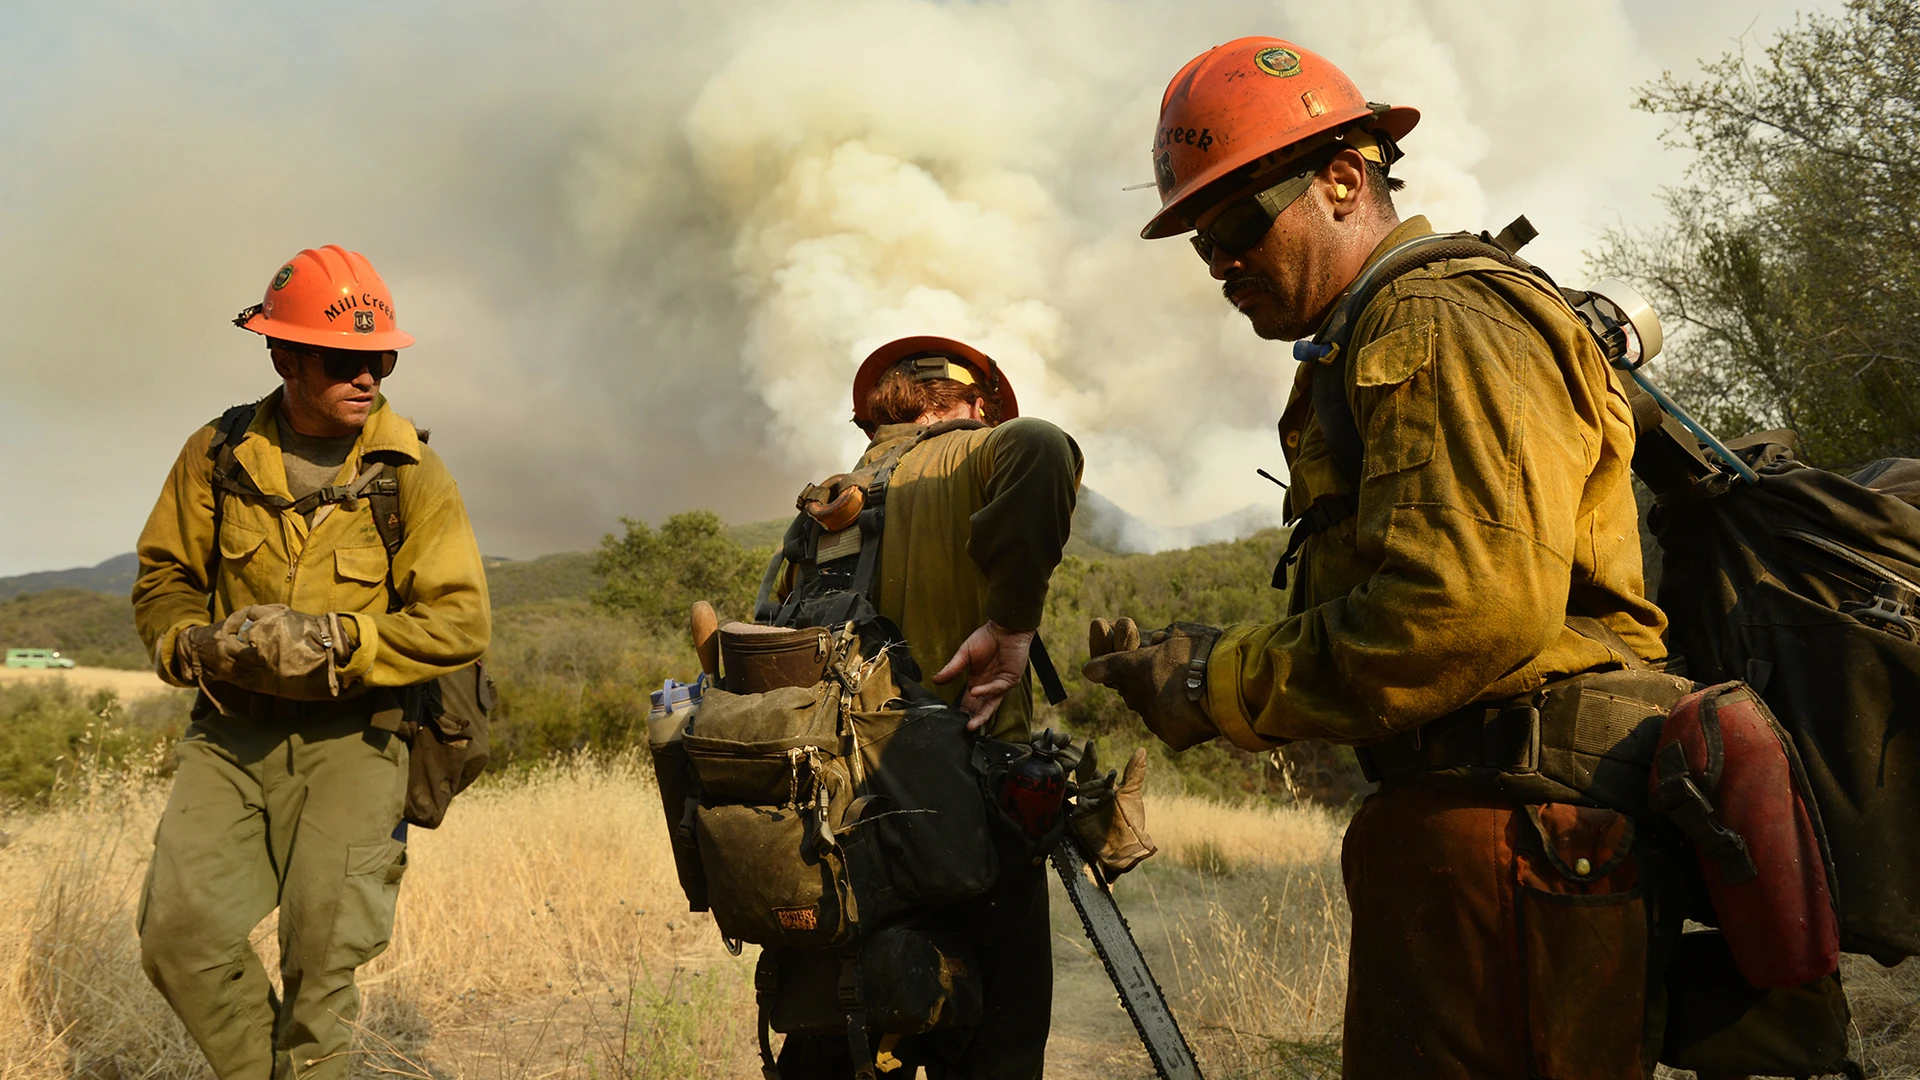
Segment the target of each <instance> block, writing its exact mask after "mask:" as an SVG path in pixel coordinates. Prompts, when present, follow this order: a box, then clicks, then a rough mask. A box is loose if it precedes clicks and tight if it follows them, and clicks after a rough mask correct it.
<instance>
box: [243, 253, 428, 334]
mask: <svg viewBox="0 0 1920 1080" xmlns="http://www.w3.org/2000/svg"><path fill="white" fill-rule="evenodd" d="M233 324H234V325H235V326H238V327H240V328H241V329H243V330H251V331H253V332H254V333H256V334H265V335H266V336H268V337H270V338H280V339H282V340H285V341H296V342H299V343H300V344H302V345H319V346H323V347H326V348H332V349H365V350H370V351H381V350H385V349H404V348H406V347H407V346H409V345H411V344H413V335H412V334H408V333H404V332H402V331H401V329H400V328H399V327H398V326H396V325H394V319H393V294H392V293H390V292H388V291H387V283H386V282H384V281H381V280H380V275H379V274H377V273H375V272H374V269H373V264H372V263H370V262H368V261H367V257H366V256H365V255H362V254H360V253H359V252H357V251H348V250H346V249H345V248H343V247H341V246H339V245H338V244H328V245H327V246H326V247H323V248H308V249H307V250H305V251H303V252H301V253H300V254H298V255H295V256H294V257H293V258H291V259H288V260H287V263H286V265H285V266H282V267H281V268H280V269H279V271H278V272H277V273H275V274H274V275H273V280H272V281H269V282H267V295H266V297H265V299H263V300H261V301H260V302H259V303H258V304H255V305H254V306H252V307H250V308H248V309H247V310H245V311H242V312H241V313H240V314H239V315H237V316H235V317H234V320H233Z"/></svg>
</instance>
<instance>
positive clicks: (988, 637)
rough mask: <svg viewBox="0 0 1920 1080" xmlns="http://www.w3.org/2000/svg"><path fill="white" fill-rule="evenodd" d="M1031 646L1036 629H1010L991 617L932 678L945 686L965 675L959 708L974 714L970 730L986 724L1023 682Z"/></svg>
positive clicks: (969, 636) (970, 721)
mask: <svg viewBox="0 0 1920 1080" xmlns="http://www.w3.org/2000/svg"><path fill="white" fill-rule="evenodd" d="M1032 648H1033V631H1031V630H1008V629H1006V628H1005V627H1002V626H999V625H997V624H995V623H994V622H993V621H992V620H988V621H987V622H986V623H984V624H983V625H982V626H981V627H980V629H978V630H975V631H974V632H973V633H971V634H968V635H967V640H965V641H963V642H961V643H960V648H959V649H957V650H956V651H955V652H954V654H953V659H951V660H949V661H947V666H946V667H943V668H941V669H940V670H939V671H938V672H937V673H935V674H934V676H933V681H934V682H936V683H939V684H940V685H942V686H945V685H946V684H947V683H950V682H952V681H953V680H954V679H956V678H958V677H959V676H960V675H961V674H962V673H965V674H966V676H967V692H966V693H965V694H963V695H961V697H960V708H961V709H962V710H963V711H964V712H966V714H967V715H968V716H969V717H971V719H969V720H968V721H967V730H968V731H979V730H980V729H981V728H983V727H985V726H986V723H987V721H988V720H991V719H992V718H993V714H994V712H995V711H996V710H998V709H999V708H1000V701H1001V699H1003V698H1005V697H1006V696H1007V692H1008V691H1009V690H1012V689H1013V688H1014V687H1016V686H1019V685H1020V680H1021V678H1022V677H1024V676H1025V675H1026V673H1027V653H1028V651H1029V650H1031V649H1032Z"/></svg>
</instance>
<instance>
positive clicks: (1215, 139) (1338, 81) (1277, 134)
mask: <svg viewBox="0 0 1920 1080" xmlns="http://www.w3.org/2000/svg"><path fill="white" fill-rule="evenodd" d="M1419 122H1420V112H1419V110H1417V109H1411V108H1408V107H1406V106H1404V105H1398V106H1388V105H1376V104H1373V103H1371V102H1369V101H1368V100H1367V99H1366V98H1365V97H1363V96H1362V95H1361V93H1360V89H1359V87H1356V86H1354V85H1353V80H1352V79H1349V78H1347V76H1346V74H1345V73H1343V72H1342V71H1341V70H1340V69H1339V68H1337V67H1334V66H1333V64H1331V63H1329V62H1328V61H1327V60H1326V59H1325V58H1324V57H1322V56H1320V55H1319V54H1318V53H1312V52H1308V51H1307V50H1305V49H1303V48H1301V47H1300V46H1298V45H1295V44H1293V43H1291V42H1287V41H1282V40H1280V39H1279V38H1272V37H1246V38H1240V39H1239V40H1237V41H1229V42H1227V43H1226V44H1225V45H1219V46H1216V47H1214V48H1212V49H1210V50H1208V51H1207V52H1204V53H1202V54H1200V55H1199V56H1196V57H1194V58H1193V59H1192V60H1190V61H1188V62H1187V66H1186V67H1183V68H1181V69H1180V73H1179V74H1178V75H1175V76H1174V77H1173V81H1172V82H1170V83H1168V84H1167V92H1166V94H1165V95H1164V96H1163V97H1161V99H1160V124H1159V127H1157V128H1156V129H1155V130H1154V136H1153V179H1154V183H1155V185H1156V186H1157V187H1159V189H1160V210H1159V212H1158V213H1156V214H1154V215H1153V220H1151V221H1149V222H1147V227H1146V228H1144V229H1142V230H1140V235H1141V237H1143V238H1145V239H1148V240H1154V239H1158V238H1159V237H1162V236H1177V235H1179V234H1180V233H1183V232H1186V231H1187V230H1188V229H1191V228H1192V227H1193V226H1192V224H1191V222H1190V219H1191V218H1192V217H1194V216H1195V213H1194V212H1195V211H1197V210H1200V209H1204V207H1205V205H1206V203H1205V201H1204V200H1201V201H1197V202H1196V201H1195V196H1197V195H1200V194H1201V193H1202V192H1204V191H1206V189H1207V188H1208V187H1209V186H1210V185H1212V184H1214V183H1215V182H1216V181H1219V180H1222V179H1225V178H1227V177H1230V176H1234V175H1235V174H1237V173H1240V172H1241V171H1242V170H1247V171H1248V172H1249V173H1251V174H1253V175H1259V174H1260V173H1263V172H1267V171H1269V170H1270V169H1272V168H1273V167H1274V166H1277V165H1280V164H1283V163H1285V162H1286V161H1288V160H1289V159H1291V158H1294V157H1297V156H1299V155H1300V154H1301V153H1302V152H1305V151H1307V150H1312V149H1315V148H1317V147H1320V146H1322V145H1325V144H1326V143H1328V142H1330V141H1332V140H1333V139H1334V138H1337V137H1338V136H1339V135H1340V134H1341V133H1343V132H1345V131H1348V130H1351V129H1359V130H1364V131H1367V132H1369V133H1370V134H1374V135H1376V136H1377V135H1385V136H1387V137H1388V138H1390V139H1392V140H1394V141H1398V140H1400V139H1402V138H1405V137H1406V134H1407V132H1409V131H1412V130H1413V126H1414V125H1415V124H1417V123H1419ZM1391 156H1392V155H1391V154H1389V155H1388V157H1389V159H1390V158H1391ZM1389 163H1390V162H1389Z"/></svg>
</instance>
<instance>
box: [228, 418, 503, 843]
mask: <svg viewBox="0 0 1920 1080" xmlns="http://www.w3.org/2000/svg"><path fill="white" fill-rule="evenodd" d="M258 409H259V403H258V402H249V403H247V404H243V405H235V406H234V407H233V408H231V409H228V410H227V411H226V412H224V413H222V414H221V415H220V418H219V419H218V420H216V421H214V424H213V428H214V434H213V440H212V441H211V442H210V443H209V444H208V446H207V455H208V456H209V457H211V458H212V459H213V489H214V499H213V563H214V565H210V566H209V567H208V568H207V580H208V581H209V582H211V581H213V580H214V571H215V570H216V569H217V564H218V562H219V559H220V524H221V521H222V519H223V517H224V514H223V513H222V510H223V507H224V504H225V497H226V496H227V495H228V494H234V495H241V496H244V497H246V498H250V499H255V500H258V501H260V502H264V503H266V504H267V505H268V506H271V507H273V508H274V509H275V510H282V511H284V510H293V511H295V512H297V513H300V514H307V513H309V512H311V511H313V510H315V509H317V508H319V507H322V506H333V505H348V506H351V505H352V504H353V502H354V501H355V500H357V499H363V498H364V499H366V500H367V504H368V508H369V510H371V512H372V514H373V525H374V528H375V529H376V530H378V532H379V534H380V544H381V546H382V547H383V548H385V549H386V552H387V597H388V601H387V612H388V614H392V613H394V612H397V611H399V610H400V609H401V608H402V607H404V606H405V605H404V604H403V603H402V602H401V600H400V593H399V590H397V589H396V588H394V584H393V557H394V555H395V554H396V553H397V552H399V550H400V545H401V544H402V543H404V542H405V540H406V534H407V527H406V521H405V520H404V519H403V518H402V517H401V514H400V480H399V473H398V470H397V469H396V468H395V465H396V464H397V463H396V462H392V461H386V460H376V461H375V463H374V465H373V467H372V468H363V469H362V471H361V473H360V476H359V477H358V478H356V479H355V480H354V481H352V482H351V483H347V484H329V485H327V486H326V487H323V488H321V489H320V490H318V491H315V492H313V493H311V494H309V495H307V496H306V497H305V498H302V499H299V500H297V501H296V500H290V499H285V498H281V497H280V496H277V495H268V494H267V493H265V492H263V491H261V490H260V488H259V485H257V484H255V483H254V482H253V478H252V477H251V476H248V475H247V471H246V469H245V468H243V467H241V465H240V462H239V460H238V459H237V458H236V457H235V455H234V450H233V448H234V447H235V446H236V445H238V444H239V442H240V440H241V439H242V438H243V437H245V435H246V432H247V428H249V427H250V426H252V424H253V418H254V415H255V413H256V412H257V411H258ZM426 440H427V435H426V433H425V432H421V433H420V441H421V442H425V441H426ZM388 473H392V475H387V474H388ZM208 603H209V605H211V603H212V601H211V599H209V601H208ZM374 695H387V696H386V697H385V698H384V700H375V701H374V702H371V704H374V705H377V706H384V707H380V708H375V709H374V711H373V718H372V721H371V722H372V725H373V726H374V727H376V728H380V729H381V730H384V731H388V732H391V733H393V734H396V735H399V736H400V737H402V738H404V739H406V740H407V744H408V754H407V793H406V804H405V811H404V816H405V821H406V822H407V823H408V824H411V825H418V826H420V827H421V828H423V829H433V828H438V827H439V825H440V822H441V821H442V820H443V819H444V818H445V817H446V813H447V806H448V804H449V803H451V802H452V801H453V797H454V796H455V795H458V794H459V793H460V792H462V791H465V790H466V789H467V787H468V786H469V785H470V784H472V783H473V782H474V780H476V779H478V778H479V776H480V774H481V772H482V771H484V770H485V769H486V767H487V759H488V756H489V755H488V739H487V729H488V723H487V718H488V716H489V715H490V714H491V713H492V712H493V705H494V687H493V680H492V679H491V678H489V677H488V676H487V673H486V668H485V667H484V666H483V663H482V661H478V660H476V661H474V662H473V663H471V664H468V665H467V666H465V667H463V668H460V669H459V670H457V671H453V672H449V673H448V674H446V675H442V676H440V677H439V678H437V679H431V680H428V681H427V682H424V683H419V684H417V685H414V686H410V687H407V688H406V689H405V690H404V691H400V692H398V693H395V692H393V691H387V690H381V689H376V690H372V691H369V696H370V697H371V696H374ZM207 707H209V708H210V707H211V705H210V703H208V704H207Z"/></svg>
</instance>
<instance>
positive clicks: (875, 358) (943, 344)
mask: <svg viewBox="0 0 1920 1080" xmlns="http://www.w3.org/2000/svg"><path fill="white" fill-rule="evenodd" d="M922 358H928V359H937V358H945V359H946V360H948V361H950V362H953V363H958V364H960V365H961V366H962V367H965V368H967V369H969V370H968V371H966V372H951V371H948V372H934V371H931V370H930V371H929V372H928V374H929V377H932V378H951V377H953V375H955V374H967V375H970V376H971V377H970V378H967V379H962V380H961V381H962V382H971V383H972V384H973V385H975V386H978V387H980V389H981V390H983V391H985V392H986V394H987V395H988V396H989V397H991V398H992V399H993V400H994V401H996V402H998V403H999V405H1000V420H1001V422H1003V423H1004V422H1005V421H1008V420H1011V419H1013V418H1014V417H1016V416H1019V415H1020V401H1019V399H1017V398H1015V397H1014V396H1013V384H1012V383H1010V382H1008V381H1007V376H1006V374H1005V373H1004V372H1002V371H1001V370H1000V365H999V364H996V363H994V362H993V357H991V356H988V355H987V354H986V353H983V352H981V351H980V350H979V349H976V348H974V347H973V346H971V345H968V344H967V343H966V342H963V341H955V340H953V339H952V338H944V337H932V336H930V335H921V336H919V337H903V338H896V339H894V340H893V341H889V342H887V343H886V344H885V345H882V346H880V347H879V348H877V349H875V350H873V352H872V353H870V354H868V356H867V358H866V359H865V360H863V361H861V363H860V370H859V372H857V373H856V374H855V375H854V377H853V422H854V423H856V424H858V425H860V429H861V430H862V431H871V430H872V429H873V416H872V414H871V413H869V412H868V411H867V395H868V394H870V393H872V392H873V388H874V386H875V385H876V384H878V383H879V382H880V379H881V377H882V376H884V375H886V373H887V372H888V371H891V370H892V369H893V366H894V365H895V364H899V363H902V362H905V361H908V360H916V359H922Z"/></svg>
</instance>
